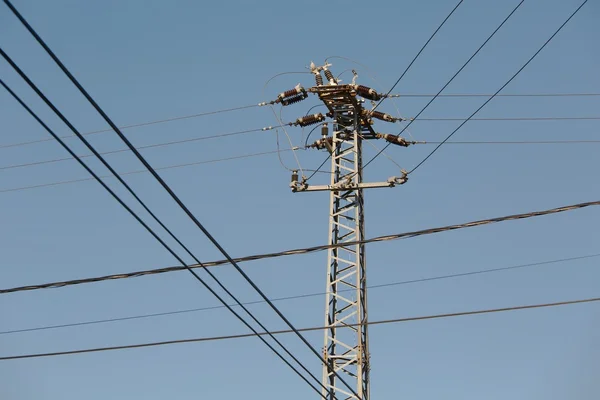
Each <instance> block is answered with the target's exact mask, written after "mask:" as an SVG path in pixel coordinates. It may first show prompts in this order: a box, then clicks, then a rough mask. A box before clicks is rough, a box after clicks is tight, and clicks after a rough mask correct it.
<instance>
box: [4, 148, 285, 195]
mask: <svg viewBox="0 0 600 400" xmlns="http://www.w3.org/2000/svg"><path fill="white" fill-rule="evenodd" d="M291 150H292V149H281V150H271V151H263V152H259V153H249V154H241V155H238V156H230V157H223V158H217V159H212V160H202V161H194V162H189V163H184V164H174V165H167V166H164V167H157V168H155V169H156V170H157V171H164V170H169V169H175V168H187V167H192V166H196V165H203V164H213V163H219V162H225V161H235V160H242V159H246V158H253V157H261V156H266V155H270V154H276V153H279V152H285V151H291ZM142 173H144V174H145V173H148V171H147V170H145V169H141V170H135V171H127V172H122V173H120V175H121V176H123V175H135V174H142ZM100 178H102V179H107V178H114V176H113V175H103V176H100ZM93 180H94V178H81V179H71V180H66V181H57V182H49V183H41V184H38V185H29V186H20V187H16V188H8V189H0V193H10V192H20V191H23V190H30V189H40V188H45V187H53V186H61V185H67V184H71V183H79V182H89V181H93Z"/></svg>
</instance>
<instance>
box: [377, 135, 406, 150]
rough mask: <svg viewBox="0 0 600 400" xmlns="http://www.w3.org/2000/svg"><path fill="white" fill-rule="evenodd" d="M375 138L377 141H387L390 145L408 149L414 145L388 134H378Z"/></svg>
mask: <svg viewBox="0 0 600 400" xmlns="http://www.w3.org/2000/svg"><path fill="white" fill-rule="evenodd" d="M375 137H377V139H385V140H386V141H388V142H390V143H392V144H395V145H398V146H402V147H408V146H409V145H411V144H414V143H413V142H409V141H407V140H406V139H404V138H403V137H400V136H396V135H391V134H389V133H378V134H376V135H375Z"/></svg>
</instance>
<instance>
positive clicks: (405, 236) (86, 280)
mask: <svg viewBox="0 0 600 400" xmlns="http://www.w3.org/2000/svg"><path fill="white" fill-rule="evenodd" d="M593 206H600V200H596V201H588V202H585V203H578V204H571V205H567V206H562V207H557V208H550V209H547V210H539V211H531V212H526V213H521V214H513V215H505V216H502V217H494V218H488V219H482V220H476V221H469V222H463V223H460V224H455V225H446V226H439V227H435V228H427V229H421V230H418V231H410V232H402V233H396V234H391V235H383V236H376V237H373V238H370V239H364V240H359V241H353V242H344V243H337V244H325V245H320V246H312V247H301V248H295V249H290V250H283V251H278V252H274V253H262V254H255V255H250V256H244V257H238V258H236V259H235V262H236V263H241V262H248V261H255V260H262V259H268V258H278V257H285V256H292V255H299V254H309V253H315V252H319V251H324V250H329V249H335V248H338V247H343V246H346V245H347V246H355V245H359V244H369V243H379V242H387V241H391V240H401V239H408V238H414V237H418V236H424V235H432V234H436V233H441V232H449V231H453V230H458V229H465V228H473V227H476V226H483V225H490V224H496V223H499V222H505V221H517V220H521V219H529V218H537V217H541V216H545V215H552V214H558V213H563V212H567V211H573V210H579V209H582V208H586V207H593ZM226 264H229V260H217V261H208V262H204V263H202V265H199V264H197V265H191V266H190V267H191V268H208V267H216V266H219V265H226ZM182 270H185V268H184V267H179V266H173V267H164V268H158V269H149V270H142V271H134V272H126V273H120V274H113V275H105V276H96V277H93V278H83V279H74V280H69V281H61V282H49V283H42V284H35V285H27V286H18V287H13V288H8V289H0V295H1V294H7V293H15V292H24V291H30V290H40V289H55V288H61V287H65V286H73V285H81V284H88V283H94V282H101V281H108V280H118V279H129V278H137V277H141V276H146V275H156V274H164V273H170V272H176V271H182Z"/></svg>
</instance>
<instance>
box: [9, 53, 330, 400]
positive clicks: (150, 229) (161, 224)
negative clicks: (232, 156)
mask: <svg viewBox="0 0 600 400" xmlns="http://www.w3.org/2000/svg"><path fill="white" fill-rule="evenodd" d="M0 55H2V57H3V58H4V59H5V60H6V61H7V62H8V63H9V64H10V65H11V67H12V68H13V69H14V70H15V71H16V72H17V73H18V74H19V75H20V76H21V77H22V78H23V80H25V81H26V82H27V84H28V85H29V86H30V87H31V89H33V90H34V91H35V92H36V94H37V95H38V96H39V97H40V98H41V99H42V100H43V101H44V102H45V103H46V105H48V107H50V108H51V109H52V111H54V113H55V114H56V115H57V116H58V117H59V118H60V119H61V120H62V121H63V122H64V123H65V124H66V125H67V126H68V127H69V128H70V129H71V131H72V132H73V133H74V134H75V135H77V137H78V138H79V139H80V140H81V141H82V142H83V143H84V144H85V145H86V147H87V148H88V149H89V150H90V151H92V153H94V155H96V157H97V158H98V159H99V160H100V161H101V162H102V163H103V164H104V166H106V167H107V168H108V169H109V170H110V172H111V173H112V174H113V175H114V176H115V177H116V178H117V179H118V180H119V182H120V183H121V184H122V185H123V186H124V187H125V188H126V189H127V190H128V191H129V193H130V194H131V195H132V196H133V197H134V198H135V199H136V200H137V201H138V203H139V204H140V205H141V206H142V207H143V208H144V209H145V210H146V212H148V214H149V215H150V216H151V217H152V218H153V219H154V220H155V221H156V222H157V223H158V224H159V225H160V226H161V227H162V228H163V229H164V230H165V232H167V233H168V234H169V235H170V236H171V237H172V238H173V239H174V240H175V241H176V242H177V244H179V245H180V246H181V248H183V249H184V250H186V252H188V254H190V255H191V256H192V258H194V260H195V261H196V262H197V263H198V264H199V265H201V264H200V261H199V260H198V259H197V258H196V257H195V256H194V255H193V254H192V253H191V252H190V251H189V249H188V248H187V247H186V246H185V245H184V244H183V243H182V242H181V241H180V240H179V239H178V238H177V237H176V236H175V235H174V234H173V233H172V232H171V231H170V230H169V229H168V228H167V227H166V226H165V225H164V223H163V222H162V221H161V220H160V219H159V218H158V217H157V216H156V215H155V214H154V213H153V212H152V211H151V210H150V209H149V208H148V207H147V206H146V204H145V203H144V202H143V201H142V200H141V199H140V198H139V196H138V195H137V194H136V193H135V192H134V191H133V190H132V189H131V187H130V186H129V185H128V184H127V183H126V182H125V181H124V180H123V179H122V178H121V176H119V174H118V173H117V172H116V171H115V170H114V169H113V168H112V166H111V165H110V164H109V163H107V162H106V160H105V159H104V158H103V157H102V156H101V155H100V154H99V153H98V152H97V151H96V149H95V148H94V147H93V146H92V145H91V144H90V143H89V142H88V141H87V140H86V139H85V137H83V136H82V135H81V133H80V132H79V131H78V130H77V129H76V128H75V127H74V126H73V125H72V124H71V122H70V121H69V120H68V119H67V118H66V117H65V116H64V115H63V114H62V113H61V112H60V111H59V110H58V109H57V108H56V106H55V105H54V104H53V103H52V102H51V101H50V100H49V99H48V98H47V97H46V96H45V95H44V94H43V93H42V92H41V91H40V89H39V88H38V87H37V86H36V85H35V84H34V83H33V82H32V81H31V79H29V77H28V76H27V75H26V74H25V73H24V72H23V71H22V70H21V69H20V68H19V66H18V65H16V64H15V63H14V61H13V60H12V59H11V58H10V57H9V56H8V54H6V53H5V52H4V50H3V49H2V48H0ZM0 83H1V85H2V86H3V87H4V88H5V89H6V90H7V91H8V92H9V93H10V94H11V95H12V96H13V97H14V98H15V100H16V101H17V102H18V103H19V104H21V106H23V108H25V110H26V111H27V112H28V113H29V114H30V115H31V116H32V117H33V118H34V119H35V120H36V121H37V122H38V123H40V125H42V127H43V128H44V129H45V130H46V131H47V132H48V133H50V134H51V135H52V136H53V137H54V138H55V139H56V140H57V141H58V142H59V144H60V145H61V146H62V147H63V148H64V149H65V150H67V151H68V152H69V154H70V155H71V156H72V157H74V158H75V159H77V161H78V162H79V164H80V165H81V166H83V167H84V168H85V169H86V170H87V171H88V172H89V173H90V174H91V175H92V176H93V177H94V179H96V181H98V182H99V183H100V184H101V185H102V186H103V187H104V188H105V189H106V190H107V191H108V192H109V193H110V194H111V195H112V197H113V198H115V200H117V201H118V202H119V204H120V205H121V206H123V207H124V208H125V209H126V210H127V211H128V212H129V213H130V214H131V215H132V216H133V217H134V218H135V219H136V220H137V221H138V222H139V223H140V224H141V225H142V226H143V227H144V228H145V229H146V230H147V231H148V232H149V233H150V234H151V235H152V236H153V237H154V238H155V239H156V240H157V241H158V242H159V243H160V244H161V245H162V246H163V247H164V248H165V249H166V250H167V251H168V252H169V253H170V254H171V255H172V256H173V257H174V258H175V259H176V260H177V261H179V262H180V263H181V265H182V266H183V268H184V269H186V270H187V271H188V272H190V273H191V274H192V275H193V276H194V278H195V279H196V280H198V281H199V282H200V283H201V284H202V285H203V286H204V287H205V288H206V289H207V290H208V291H209V292H210V293H211V294H212V295H213V296H215V297H216V298H217V299H218V300H219V301H220V302H221V304H223V305H224V306H225V307H227V309H228V310H229V311H230V312H231V313H232V314H233V315H234V316H235V317H236V318H237V319H238V320H239V321H240V322H242V323H243V324H244V325H246V327H248V328H249V329H250V330H251V331H252V332H254V333H256V332H257V330H256V329H255V328H254V327H253V326H252V325H250V324H249V323H248V322H247V321H246V320H245V319H244V318H243V317H242V316H241V315H239V314H238V313H237V312H236V311H235V310H234V309H233V308H232V307H230V306H229V305H228V304H227V302H226V301H225V300H224V299H223V298H222V297H221V296H220V295H219V294H218V293H217V292H216V291H215V290H214V289H213V288H212V287H210V285H208V283H206V281H205V280H204V279H202V278H201V277H200V276H199V275H198V274H196V272H195V271H194V270H193V269H191V268H190V267H189V266H188V265H187V264H186V263H185V261H184V260H183V259H182V258H181V257H180V256H179V255H178V254H177V253H176V252H175V251H174V250H173V249H172V248H171V247H170V246H169V245H167V244H166V242H164V241H163V240H162V239H161V238H160V236H158V235H157V234H156V232H154V231H153V230H152V228H150V227H149V226H148V225H147V224H146V223H145V222H144V221H143V220H142V219H141V218H140V217H139V216H138V215H137V214H136V213H135V212H134V211H133V210H132V209H131V208H130V207H129V206H128V205H127V204H126V203H125V202H123V200H122V199H121V198H119V196H118V195H116V193H115V192H114V191H113V190H111V189H110V188H109V187H108V186H107V185H106V183H104V181H102V179H101V178H100V177H99V176H98V175H96V174H95V173H94V172H93V171H92V170H91V169H90V168H89V167H88V166H87V165H86V164H85V163H84V162H83V161H82V160H81V159H80V158H79V157H78V156H77V155H76V154H75V153H74V152H73V150H71V148H70V147H69V146H68V145H67V144H66V143H65V142H64V141H63V140H62V139H60V138H59V137H58V135H56V134H55V133H54V131H52V130H51V129H50V128H49V127H48V126H47V125H46V124H45V123H44V122H43V121H42V120H41V119H40V118H39V117H38V116H37V115H36V114H35V113H34V112H33V111H32V110H31V108H29V107H28V106H27V105H26V104H25V103H24V102H23V101H22V100H21V99H20V98H19V97H18V96H17V95H16V93H15V92H13V91H12V90H11V89H10V88H9V87H8V86H7V85H6V84H5V83H4V82H3V81H2V80H1V79H0ZM205 271H206V272H207V273H208V274H209V275H210V276H211V278H213V280H214V281H215V282H216V283H217V284H218V285H219V286H220V287H221V288H222V289H223V290H224V291H225V292H226V293H227V294H228V295H229V296H230V297H231V298H232V299H233V300H234V301H235V302H236V303H238V305H239V306H240V307H241V308H242V309H243V310H244V311H245V312H246V313H247V314H248V315H249V316H250V317H251V318H252V319H253V320H254V321H255V322H256V323H257V324H258V325H259V326H260V327H261V328H262V329H263V330H264V331H266V332H267V334H268V330H267V329H266V327H265V326H264V325H263V324H262V323H261V322H260V321H258V319H257V318H256V317H255V316H254V315H253V314H252V313H251V312H250V311H249V310H248V309H247V308H246V307H245V306H244V305H243V304H242V303H241V302H240V301H239V300H238V299H237V298H236V297H235V296H234V295H233V294H232V293H231V292H230V291H229V290H228V289H227V288H226V287H225V286H224V285H223V284H222V283H221V282H220V281H219V280H218V279H217V278H216V277H215V276H214V274H212V272H210V271H209V270H208V269H205ZM270 337H271V338H272V339H273V340H274V341H275V342H276V343H277V344H278V345H279V346H280V347H281V348H282V349H283V350H284V351H285V352H286V353H287V354H288V355H289V356H290V357H291V358H292V359H293V360H294V361H295V362H296V363H298V365H299V366H300V367H301V368H302V369H304V370H305V371H306V372H307V373H308V374H309V375H310V376H311V377H312V378H313V379H314V380H315V381H316V382H317V383H318V384H319V385H321V386H322V383H321V381H320V380H319V379H318V378H317V377H316V376H314V374H312V373H311V372H310V371H309V370H308V368H306V366H305V365H304V364H302V363H301V362H300V361H299V360H298V359H297V358H296V357H295V356H294V355H293V354H291V352H290V351H289V350H288V349H287V347H285V346H283V344H281V343H280V342H279V340H278V339H277V338H275V337H274V336H273V335H270ZM260 340H261V341H262V342H263V343H264V344H265V345H266V346H267V347H268V348H269V349H271V351H273V352H274V353H275V355H277V356H278V357H279V358H280V359H281V360H282V361H283V362H284V363H285V364H286V365H287V366H288V367H290V368H291V369H292V370H293V371H294V373H296V374H297V375H298V376H299V377H300V378H301V379H302V380H304V381H305V382H306V383H307V384H308V385H309V386H310V387H311V388H312V389H313V390H314V391H316V392H317V393H321V392H320V390H319V389H318V388H317V387H315V386H314V385H313V384H312V383H311V382H310V381H308V379H307V378H306V377H305V376H304V375H303V374H302V373H301V372H300V371H299V370H298V369H297V368H296V367H294V366H293V365H292V364H291V363H290V362H289V361H288V360H287V359H286V358H285V357H284V356H283V355H282V354H281V353H279V352H278V351H277V350H276V349H275V348H274V347H273V346H272V345H271V344H270V343H269V342H267V341H266V340H265V339H264V338H262V337H261V338H260Z"/></svg>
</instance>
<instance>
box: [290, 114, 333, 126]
mask: <svg viewBox="0 0 600 400" xmlns="http://www.w3.org/2000/svg"><path fill="white" fill-rule="evenodd" d="M324 120H325V116H324V115H323V114H321V113H318V114H312V115H306V116H304V117H300V118H298V119H297V120H296V121H295V122H291V123H290V125H294V126H302V127H305V126H308V125H314V124H316V123H319V122H322V121H324Z"/></svg>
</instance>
